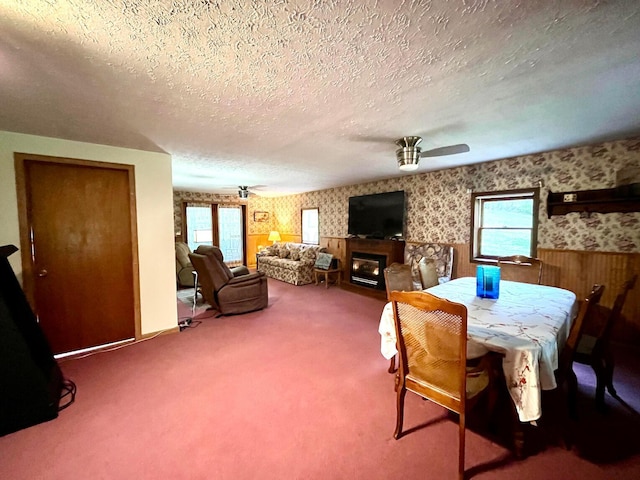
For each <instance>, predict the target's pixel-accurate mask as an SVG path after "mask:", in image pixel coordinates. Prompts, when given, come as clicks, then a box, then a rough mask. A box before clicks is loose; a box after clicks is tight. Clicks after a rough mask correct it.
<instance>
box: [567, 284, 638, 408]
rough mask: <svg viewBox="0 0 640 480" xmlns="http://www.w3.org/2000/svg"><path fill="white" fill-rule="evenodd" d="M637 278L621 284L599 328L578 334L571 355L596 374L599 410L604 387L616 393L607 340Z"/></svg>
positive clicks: (610, 353)
mask: <svg viewBox="0 0 640 480" xmlns="http://www.w3.org/2000/svg"><path fill="white" fill-rule="evenodd" d="M637 279H638V275H637V274H636V275H634V276H633V277H631V278H630V279H629V280H627V281H626V282H625V283H624V284H623V285H622V288H621V290H620V292H619V293H618V296H617V297H616V299H615V301H614V302H613V307H612V309H611V312H610V313H609V315H607V317H606V320H605V321H604V322H602V323H601V324H600V325H599V326H598V327H599V328H598V329H597V330H595V331H594V332H593V334H587V333H583V334H582V335H581V336H580V339H579V341H578V345H577V347H576V352H575V354H574V356H573V360H574V361H575V362H577V363H582V364H585V365H591V368H593V371H594V372H595V374H596V408H598V409H599V410H604V408H605V401H604V390H605V387H606V388H607V390H609V393H610V394H611V395H613V396H615V395H616V390H615V388H614V387H613V367H614V356H613V350H612V348H611V346H610V345H609V342H610V341H611V332H612V330H613V327H614V326H615V324H616V323H618V321H619V319H620V316H621V314H622V309H623V308H624V304H625V300H626V299H627V294H628V293H629V291H630V290H633V287H634V286H635V284H636V280H637Z"/></svg>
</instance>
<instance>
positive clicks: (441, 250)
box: [404, 243, 454, 288]
mask: <svg viewBox="0 0 640 480" xmlns="http://www.w3.org/2000/svg"><path fill="white" fill-rule="evenodd" d="M453 255H454V250H453V246H451V245H446V244H442V243H407V244H406V246H405V249H404V263H406V264H407V265H410V266H411V271H412V273H413V279H414V282H416V284H417V285H420V284H421V283H422V281H423V278H422V277H424V274H425V272H426V271H425V268H429V269H430V268H431V267H432V265H429V264H430V263H431V262H426V261H425V262H423V265H422V266H421V265H420V261H421V260H422V259H423V258H426V259H432V260H433V265H435V270H436V275H437V278H438V283H444V282H448V281H449V280H451V278H452V273H453V260H454V258H453ZM430 273H431V274H430V275H429V277H430V280H429V285H425V286H424V287H423V288H428V287H430V286H432V285H431V284H432V283H433V281H432V279H431V277H432V272H430Z"/></svg>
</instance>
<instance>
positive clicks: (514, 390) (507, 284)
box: [378, 277, 578, 424]
mask: <svg viewBox="0 0 640 480" xmlns="http://www.w3.org/2000/svg"><path fill="white" fill-rule="evenodd" d="M424 291H425V292H428V293H430V294H432V295H435V296H437V297H441V298H445V299H447V300H450V301H453V302H457V303H461V304H463V305H465V306H466V307H467V356H468V357H469V358H470V357H473V356H479V355H482V354H483V353H486V352H487V351H492V352H497V353H499V354H500V355H501V356H502V370H503V373H504V377H505V380H506V386H507V389H508V391H509V395H510V397H511V399H512V400H513V404H514V406H515V409H516V412H517V415H518V418H519V419H520V421H521V422H529V423H534V424H535V421H536V420H538V419H539V418H540V417H541V415H542V405H541V404H542V401H541V398H542V390H552V389H554V388H556V387H557V385H556V380H555V375H554V371H555V370H556V369H557V368H558V357H559V352H560V351H561V350H562V348H563V346H564V343H565V342H566V340H567V337H568V335H569V329H570V328H571V323H572V322H573V320H574V319H575V317H576V315H577V312H578V302H577V299H576V295H575V293H573V292H571V291H569V290H565V289H562V288H558V287H551V286H546V285H538V284H529V283H521V282H512V281H507V280H500V288H499V296H498V298H495V299H492V298H482V297H479V296H478V295H477V291H476V278H475V277H462V278H457V279H454V280H451V281H449V282H446V283H443V284H440V285H436V286H434V287H431V288H428V289H426V290H424ZM378 332H379V333H380V336H381V345H380V351H381V353H382V355H383V356H384V357H385V358H386V359H391V358H393V357H394V356H395V355H396V354H397V348H396V332H395V326H394V320H393V310H392V305H391V303H387V304H386V305H385V307H384V309H383V311H382V315H381V317H380V324H379V328H378Z"/></svg>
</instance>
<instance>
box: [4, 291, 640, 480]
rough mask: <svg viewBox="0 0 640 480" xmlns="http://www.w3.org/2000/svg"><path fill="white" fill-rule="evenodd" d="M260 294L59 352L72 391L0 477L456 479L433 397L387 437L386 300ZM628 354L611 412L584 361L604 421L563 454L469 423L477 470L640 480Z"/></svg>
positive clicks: (17, 445) (449, 439)
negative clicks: (158, 329)
mask: <svg viewBox="0 0 640 480" xmlns="http://www.w3.org/2000/svg"><path fill="white" fill-rule="evenodd" d="M269 292H270V305H269V308H267V309H266V310H263V311H259V312H253V313H249V314H245V315H238V316H232V317H222V318H214V317H213V316H212V315H211V312H207V311H203V309H202V308H201V307H200V308H198V310H197V311H196V313H197V315H196V321H198V320H200V322H201V323H200V324H197V325H196V322H194V325H195V328H188V329H185V330H184V331H183V332H181V333H176V334H171V335H163V336H159V337H157V338H154V339H152V340H149V341H145V342H141V343H139V344H136V345H132V346H128V347H125V348H121V349H119V350H116V351H112V352H107V353H98V354H96V355H93V356H90V357H87V358H83V359H78V360H68V361H64V362H61V367H62V370H63V372H64V374H65V376H66V377H68V378H70V379H71V380H73V381H74V382H75V383H76V384H77V387H78V393H77V398H76V401H75V403H74V404H73V405H71V406H70V407H69V408H67V409H66V410H64V411H62V412H61V413H60V416H59V417H58V418H57V419H55V420H53V421H51V422H47V423H44V424H39V425H35V426H33V427H29V428H27V429H24V430H21V431H19V432H15V433H13V434H10V435H7V436H5V437H2V438H0V478H2V479H15V480H18V479H29V480H31V479H61V480H62V479H64V480H69V479H77V478H82V479H85V478H86V479H147V478H148V479H160V478H162V479H164V478H171V479H187V478H188V479H234V480H235V479H240V480H241V479H264V480H268V479H386V480H389V479H401V478H402V479H413V478H433V479H442V478H455V475H456V465H457V463H456V459H457V434H458V433H457V432H458V430H457V424H456V423H455V422H454V421H453V420H452V419H451V418H450V417H449V416H448V415H447V414H446V413H445V411H444V410H443V409H442V408H441V407H438V406H436V405H433V404H432V403H430V402H426V401H422V400H420V399H418V398H417V397H416V396H415V395H411V394H408V395H407V405H406V416H405V426H406V428H411V429H413V431H412V433H409V434H407V435H406V436H405V437H403V438H402V439H401V440H394V439H393V436H392V435H393V429H394V426H395V393H394V391H393V376H392V375H389V374H388V373H387V371H386V370H387V366H388V362H387V361H386V360H385V359H384V358H383V357H382V356H381V355H380V351H379V346H380V337H379V335H378V332H377V328H378V320H379V318H380V313H381V311H382V307H383V305H384V302H382V301H380V300H375V299H372V298H369V297H365V296H361V295H358V294H354V293H351V292H347V291H344V290H340V289H339V288H336V287H332V288H329V289H328V290H327V289H325V288H324V287H323V286H322V287H316V286H314V285H307V286H299V287H295V286H292V285H288V284H285V283H282V282H279V281H276V280H269ZM177 304H178V309H179V312H180V317H184V316H188V315H190V314H191V309H190V308H189V307H188V306H186V305H185V304H184V303H182V302H177ZM630 355H631V354H630ZM622 360H624V358H623V359H622ZM637 360H638V355H637V352H634V353H633V354H632V355H631V356H630V357H627V361H626V364H625V363H623V362H622V361H621V362H620V364H619V366H618V367H617V370H616V386H617V387H618V393H619V395H620V397H621V398H623V399H624V400H626V402H628V404H629V405H628V406H627V407H625V406H624V405H622V404H621V403H620V402H617V401H616V400H615V399H612V398H611V397H610V396H609V395H607V403H608V404H609V405H610V406H611V411H610V412H609V414H608V415H606V416H602V415H599V414H597V413H596V412H595V409H594V408H593V405H592V401H591V400H592V397H590V396H591V395H592V394H593V384H591V385H590V384H589V383H588V382H592V375H591V373H590V372H589V370H588V369H586V367H585V369H582V367H581V366H579V367H577V370H578V373H579V376H580V380H581V392H582V394H583V395H582V398H581V407H580V408H581V411H580V414H581V419H580V420H581V421H582V422H587V423H589V425H599V427H598V429H596V430H594V431H595V432H596V433H597V434H594V435H590V434H589V432H590V431H591V430H592V429H591V428H587V429H585V433H584V434H583V436H582V438H581V440H580V442H578V443H579V444H578V445H577V446H576V448H574V449H573V450H572V451H566V450H564V449H562V448H561V447H559V446H555V445H553V444H548V445H546V446H545V447H544V448H543V449H541V450H540V451H539V452H537V453H535V454H534V455H531V456H529V457H527V458H525V459H523V460H514V459H511V458H510V456H509V450H508V449H507V448H505V447H503V446H501V445H499V444H497V443H494V442H492V441H491V440H489V438H487V437H486V436H483V435H480V434H478V433H476V432H474V431H469V432H468V434H467V455H466V456H467V461H466V468H467V470H468V471H469V473H470V474H471V476H472V477H473V478H478V479H513V478H518V479H519V480H526V479H536V480H538V479H540V478H545V479H554V478H558V479H563V480H571V479H585V478H588V479H611V478H615V479H626V478H628V479H632V478H633V479H635V478H640V446H639V442H638V440H637V431H638V427H639V426H640V422H639V420H638V417H639V415H638V413H636V412H638V411H640V400H639V399H638V391H640V385H639V381H638V378H639V377H638V372H637V371H636V370H635V368H636V367H635V365H637V364H638V363H637ZM630 365H633V366H634V370H631V369H630V367H629V366H630ZM594 419H595V420H594ZM609 435H610V437H609ZM625 435H626V436H627V437H629V439H628V440H626V439H624V438H623V436H625ZM633 437H636V438H633ZM612 446H613V447H614V448H613V449H612V448H611V447H612Z"/></svg>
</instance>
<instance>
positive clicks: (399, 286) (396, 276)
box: [383, 262, 416, 373]
mask: <svg viewBox="0 0 640 480" xmlns="http://www.w3.org/2000/svg"><path fill="white" fill-rule="evenodd" d="M383 273H384V283H385V288H386V289H387V300H388V301H391V292H393V291H396V290H397V291H399V292H411V291H413V290H416V285H415V284H414V281H413V273H412V271H411V266H410V265H407V264H406V263H397V262H394V263H392V264H391V265H389V266H388V267H387V268H385V269H384V272H383ZM396 370H397V368H396V357H395V356H394V357H391V361H390V363H389V373H395V372H396Z"/></svg>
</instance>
